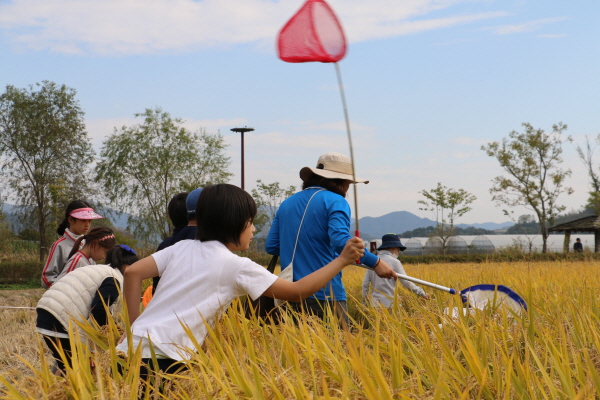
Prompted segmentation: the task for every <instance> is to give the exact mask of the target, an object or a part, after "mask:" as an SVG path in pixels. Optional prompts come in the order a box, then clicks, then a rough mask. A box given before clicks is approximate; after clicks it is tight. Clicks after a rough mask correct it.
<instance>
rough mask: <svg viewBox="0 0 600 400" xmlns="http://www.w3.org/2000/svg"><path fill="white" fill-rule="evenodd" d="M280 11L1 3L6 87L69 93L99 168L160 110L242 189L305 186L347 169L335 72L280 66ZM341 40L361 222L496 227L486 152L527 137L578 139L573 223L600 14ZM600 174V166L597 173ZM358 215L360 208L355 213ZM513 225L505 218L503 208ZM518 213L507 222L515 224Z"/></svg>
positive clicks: (175, 2) (227, 4) (430, 21)
mask: <svg viewBox="0 0 600 400" xmlns="http://www.w3.org/2000/svg"><path fill="white" fill-rule="evenodd" d="M302 3H303V2H302V1H297V0H294V1H292V0H282V1H266V0H244V1H241V0H238V1H231V0H230V1H222V0H205V1H191V0H153V1H146V0H118V1H117V0H106V1H93V2H90V1H78V0H16V1H6V0H0V54H1V59H2V61H1V62H0V84H1V85H2V87H5V86H6V85H7V84H11V85H15V86H18V87H25V86H27V85H29V84H32V83H35V82H40V81H42V80H46V79H47V80H51V81H55V82H57V83H61V84H63V83H64V84H66V85H67V86H70V87H72V88H75V89H76V90H77V93H78V94H77V97H78V99H79V100H80V103H81V106H82V108H83V109H84V110H85V112H86V121H87V128H88V132H89V134H90V136H91V137H92V140H93V143H94V146H95V148H96V149H97V150H99V149H100V147H101V145H102V140H104V138H105V137H106V136H107V135H109V134H110V133H112V131H113V128H114V127H115V126H122V125H123V124H134V123H136V121H135V119H134V118H133V114H134V113H136V112H142V111H143V110H144V109H145V108H153V107H156V106H160V107H162V108H163V109H164V110H166V111H168V112H170V113H171V114H172V115H173V116H175V117H181V118H183V119H185V120H186V121H187V122H186V124H187V125H188V126H189V127H190V128H193V129H197V128H200V127H205V128H206V129H208V130H209V131H216V130H220V131H221V133H223V134H224V135H225V137H226V139H227V141H228V143H230V146H229V148H228V150H227V152H228V154H229V155H230V156H231V159H232V165H231V170H232V172H234V173H235V176H234V177H233V178H232V181H231V183H235V184H238V183H239V179H240V178H239V170H240V157H239V153H240V143H239V142H240V140H239V136H238V135H237V134H233V133H232V132H230V131H229V130H230V129H231V128H233V127H235V126H244V125H247V126H251V127H253V128H255V129H256V131H255V132H253V133H250V134H248V135H247V136H246V146H245V153H246V188H248V189H251V188H252V187H254V182H255V181H256V180H257V179H262V180H263V181H264V182H274V181H278V182H280V183H281V184H283V185H286V186H287V185H296V186H299V185H300V180H299V178H298V171H299V170H300V169H301V168H302V167H304V166H313V165H314V164H316V160H317V158H318V156H319V155H320V154H322V153H325V152H329V151H337V152H341V153H344V154H349V150H348V142H347V139H346V133H345V127H344V123H343V113H342V107H341V102H340V95H339V91H338V88H337V81H336V76H335V71H334V67H333V66H332V65H330V64H321V63H305V64H288V63H284V62H282V61H280V60H279V59H278V58H277V56H276V53H275V38H276V35H277V32H278V30H279V29H280V28H281V27H282V26H283V24H284V23H285V22H286V21H287V20H288V19H289V18H290V17H291V16H292V15H293V13H294V12H295V11H296V10H297V9H298V8H299V7H300V6H301V5H302ZM329 4H330V5H331V7H332V8H333V9H334V10H335V11H336V13H337V14H338V16H339V17H340V20H341V22H342V24H343V26H344V29H345V32H346V34H347V36H348V38H349V49H348V54H347V56H346V57H345V58H344V59H343V60H342V61H341V62H340V67H341V70H342V76H343V79H344V84H345V88H346V98H347V101H348V109H349V113H350V119H351V123H352V129H353V140H354V146H355V159H356V168H357V175H358V176H359V177H363V178H366V179H370V180H371V183H370V184H369V185H366V186H365V185H360V186H359V190H358V197H359V216H360V217H362V216H373V217H376V216H380V215H383V214H386V213H389V212H392V211H401V210H406V211H410V212H413V213H415V214H417V215H419V216H421V217H428V218H431V217H432V215H431V214H430V213H427V212H424V211H420V210H419V205H418V204H417V201H418V200H419V199H421V197H422V196H421V195H420V194H419V192H420V191H421V190H423V189H432V188H434V187H435V186H436V185H437V182H441V183H442V184H444V185H446V186H448V187H452V188H462V189H465V190H467V191H469V192H471V193H473V194H475V195H476V196H477V198H478V200H477V201H476V202H475V203H474V204H473V211H471V212H470V213H468V214H467V215H466V216H464V217H463V218H462V219H461V220H459V222H464V223H474V222H503V221H506V220H507V218H506V217H505V216H503V213H502V208H503V207H497V206H496V205H495V204H494V203H493V202H492V201H491V195H490V194H489V187H490V186H491V180H492V179H493V178H494V177H495V176H497V175H500V174H502V170H501V169H500V167H499V166H498V165H497V162H495V161H494V160H493V159H491V158H489V157H487V156H486V155H485V153H484V152H483V151H481V150H480V147H481V145H482V144H485V143H489V142H491V141H499V140H501V139H502V138H503V137H505V136H507V135H508V133H509V132H510V131H512V130H521V123H523V122H530V123H531V124H532V125H534V126H535V127H538V128H544V129H547V130H550V129H551V127H552V125H553V124H555V123H558V122H563V123H565V124H567V125H568V126H569V129H568V130H567V134H569V135H571V136H572V137H573V139H574V142H573V143H572V144H566V145H565V146H564V160H565V162H564V167H565V168H571V170H572V171H573V175H572V176H571V177H570V178H569V179H568V181H567V184H568V185H569V186H571V187H572V188H573V189H574V190H575V192H574V193H573V194H572V195H571V196H566V195H563V196H561V198H560V200H559V203H561V204H564V205H566V206H567V208H568V209H569V210H571V209H579V208H580V207H581V206H582V205H583V204H584V203H585V200H586V198H587V192H588V190H589V182H588V178H587V175H586V171H585V169H584V168H583V166H582V164H581V162H580V161H579V160H578V158H577V155H576V152H575V148H576V145H578V144H580V145H581V144H583V143H584V140H585V136H586V135H588V136H590V137H595V136H596V135H597V134H598V133H600V113H599V112H598V102H599V93H600V77H599V74H598V72H597V66H598V65H599V64H600V63H599V61H600V57H599V56H598V54H599V53H600V52H599V51H598V44H599V38H600V27H599V24H598V23H597V19H598V18H597V17H598V15H600V14H599V12H598V11H600V5H599V4H597V3H596V2H589V1H587V2H582V1H570V2H563V1H545V2H540V1H525V0H523V1H516V0H515V1H511V0H507V1H493V0H487V1H486V0H484V1H477V0H468V1H460V0H454V1H444V0H437V1H431V0H419V1H417V0H412V1H397V0H396V1H394V0H370V1H365V0H345V1H343V0H337V1H333V0H332V1H330V2H329ZM599 160H600V159H599ZM349 200H350V203H351V204H352V199H351V198H350V199H349ZM504 208H505V207H504ZM523 213H528V211H527V210H525V209H516V210H515V214H516V215H519V214H523Z"/></svg>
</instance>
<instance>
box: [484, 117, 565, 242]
mask: <svg viewBox="0 0 600 400" xmlns="http://www.w3.org/2000/svg"><path fill="white" fill-rule="evenodd" d="M523 126H524V127H525V132H523V133H519V132H516V131H512V132H511V133H510V134H509V137H508V139H507V138H504V139H502V142H501V143H500V142H492V143H489V144H488V145H486V146H482V147H481V149H482V150H484V151H485V152H486V154H487V155H488V156H490V157H494V158H495V159H496V160H498V162H499V163H500V166H501V167H502V169H504V171H505V172H506V173H508V175H509V176H508V177H506V176H497V177H496V178H494V180H493V186H492V188H491V189H490V193H491V194H492V199H493V200H494V201H496V202H498V203H499V204H506V205H508V206H510V207H515V206H525V207H528V208H530V209H532V210H533V211H534V212H535V214H536V215H537V218H538V222H539V224H540V231H541V235H542V239H543V247H542V252H546V241H547V238H548V224H552V223H553V222H554V219H555V218H556V216H557V215H558V214H559V213H560V212H561V211H563V210H564V209H565V207H564V206H561V205H558V204H557V200H558V196H559V195H560V194H561V193H567V194H571V193H572V192H573V189H571V188H569V187H565V186H564V182H565V179H566V178H567V177H568V176H569V175H571V170H568V169H567V170H563V169H561V168H560V167H559V166H560V164H561V163H562V158H561V154H562V144H563V142H565V141H568V142H570V141H572V139H571V137H570V136H568V137H567V138H566V139H564V140H563V138H562V133H563V131H565V130H566V129H567V126H566V125H564V124H562V123H561V122H559V123H558V124H556V125H553V126H552V132H549V133H546V132H544V130H542V129H535V128H534V127H533V126H531V125H530V124H529V123H524V124H523Z"/></svg>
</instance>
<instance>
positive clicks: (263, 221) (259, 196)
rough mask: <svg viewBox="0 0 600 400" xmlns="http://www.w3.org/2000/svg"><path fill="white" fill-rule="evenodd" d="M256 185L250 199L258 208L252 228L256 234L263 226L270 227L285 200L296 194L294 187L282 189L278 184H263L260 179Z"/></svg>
mask: <svg viewBox="0 0 600 400" xmlns="http://www.w3.org/2000/svg"><path fill="white" fill-rule="evenodd" d="M256 185H257V186H256V189H252V197H253V198H254V201H255V202H256V206H257V207H258V214H257V216H256V218H255V219H254V226H255V227H256V233H258V232H260V231H261V230H262V229H264V227H265V226H271V223H272V222H273V219H275V215H276V214H277V210H278V209H279V206H280V205H281V203H283V201H284V200H285V199H287V198H288V197H290V196H291V195H293V194H294V193H296V187H295V186H288V187H287V188H282V187H280V186H279V182H273V183H263V181H262V180H260V179H259V180H257V181H256Z"/></svg>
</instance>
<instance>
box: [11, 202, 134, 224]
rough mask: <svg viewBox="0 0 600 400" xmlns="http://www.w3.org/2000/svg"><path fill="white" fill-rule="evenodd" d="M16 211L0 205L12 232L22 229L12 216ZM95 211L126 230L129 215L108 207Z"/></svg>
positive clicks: (13, 206)
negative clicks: (118, 212) (119, 213)
mask: <svg viewBox="0 0 600 400" xmlns="http://www.w3.org/2000/svg"><path fill="white" fill-rule="evenodd" d="M16 209H17V206H15V205H14V204H8V203H2V212H3V213H4V214H5V215H6V218H7V219H8V222H9V223H10V225H11V229H12V230H13V231H20V230H21V229H22V227H20V226H19V224H18V222H17V219H16V217H15V215H14V212H15V211H16ZM96 211H97V212H98V214H100V215H102V216H103V217H106V218H108V219H109V220H110V221H111V222H112V223H113V224H114V225H115V226H116V227H117V228H120V229H126V228H127V218H128V217H129V214H127V213H122V214H121V215H118V214H117V212H116V211H115V210H113V209H112V208H108V207H100V208H98V209H96Z"/></svg>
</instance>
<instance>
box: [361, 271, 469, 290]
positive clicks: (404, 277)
mask: <svg viewBox="0 0 600 400" xmlns="http://www.w3.org/2000/svg"><path fill="white" fill-rule="evenodd" d="M357 267H361V268H365V269H369V270H372V268H370V267H367V266H366V265H363V264H358V265H357ZM396 278H398V279H402V280H405V281H409V282H413V283H418V284H420V285H423V286H427V287H430V288H432V289H437V290H441V291H443V292H448V293H450V294H457V293H458V290H456V289H452V288H449V287H446V286H442V285H438V284H436V283H432V282H428V281H424V280H422V279H418V278H413V277H412V276H408V275H402V274H399V273H396Z"/></svg>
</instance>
